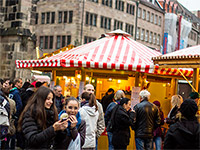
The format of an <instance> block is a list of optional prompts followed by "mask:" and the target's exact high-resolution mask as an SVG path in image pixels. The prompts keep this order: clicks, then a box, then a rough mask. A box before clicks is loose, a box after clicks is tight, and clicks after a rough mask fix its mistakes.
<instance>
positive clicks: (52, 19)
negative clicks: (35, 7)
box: [51, 12, 55, 24]
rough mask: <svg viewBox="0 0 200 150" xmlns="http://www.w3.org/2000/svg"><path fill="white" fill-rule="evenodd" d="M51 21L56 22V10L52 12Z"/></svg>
mask: <svg viewBox="0 0 200 150" xmlns="http://www.w3.org/2000/svg"><path fill="white" fill-rule="evenodd" d="M51 23H52V24H53V23H55V12H51Z"/></svg>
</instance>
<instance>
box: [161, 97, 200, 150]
mask: <svg viewBox="0 0 200 150" xmlns="http://www.w3.org/2000/svg"><path fill="white" fill-rule="evenodd" d="M197 110H198V107H197V105H196V103H195V102H194V100H192V99H186V100H184V102H183V103H182V104H181V106H180V112H181V114H182V117H181V120H180V121H178V122H176V123H175V124H173V125H171V126H170V128H169V130H168V131H167V134H166V137H165V141H164V149H200V143H199V140H200V139H199V137H200V124H199V123H198V121H197V118H196V117H195V114H196V112H197Z"/></svg>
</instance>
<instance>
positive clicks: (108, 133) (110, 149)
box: [107, 132, 114, 150]
mask: <svg viewBox="0 0 200 150" xmlns="http://www.w3.org/2000/svg"><path fill="white" fill-rule="evenodd" d="M107 135H108V147H109V150H113V149H114V147H113V145H112V136H113V134H112V132H107Z"/></svg>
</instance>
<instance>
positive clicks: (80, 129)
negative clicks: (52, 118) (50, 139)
mask: <svg viewBox="0 0 200 150" xmlns="http://www.w3.org/2000/svg"><path fill="white" fill-rule="evenodd" d="M62 113H66V111H65V110H63V111H61V112H60V114H59V116H61V114H62ZM76 118H77V121H78V123H77V125H76V127H74V128H70V126H69V127H68V129H69V130H67V129H66V130H64V131H58V132H57V135H56V138H55V146H54V148H55V149H67V148H68V146H69V144H70V142H71V140H75V139H76V137H77V136H78V133H79V134H80V139H81V147H82V146H83V144H84V143H85V132H86V123H85V120H82V119H81V116H80V113H79V112H78V114H77V115H76ZM68 132H70V133H68Z"/></svg>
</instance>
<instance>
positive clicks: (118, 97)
mask: <svg viewBox="0 0 200 150" xmlns="http://www.w3.org/2000/svg"><path fill="white" fill-rule="evenodd" d="M114 98H115V100H119V99H121V98H125V94H124V92H123V91H122V90H118V91H117V92H116V93H115V97H114Z"/></svg>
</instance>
